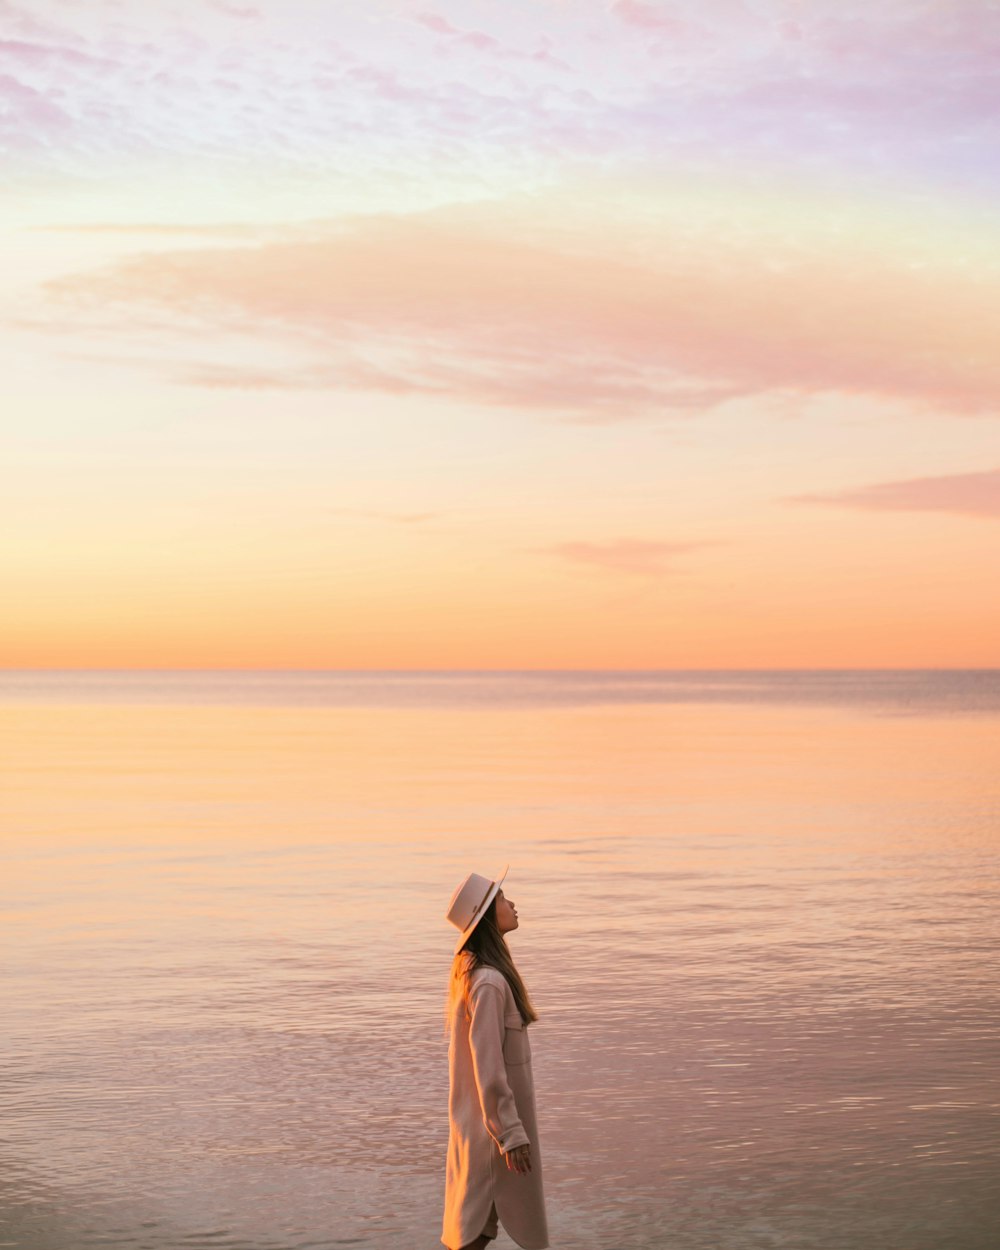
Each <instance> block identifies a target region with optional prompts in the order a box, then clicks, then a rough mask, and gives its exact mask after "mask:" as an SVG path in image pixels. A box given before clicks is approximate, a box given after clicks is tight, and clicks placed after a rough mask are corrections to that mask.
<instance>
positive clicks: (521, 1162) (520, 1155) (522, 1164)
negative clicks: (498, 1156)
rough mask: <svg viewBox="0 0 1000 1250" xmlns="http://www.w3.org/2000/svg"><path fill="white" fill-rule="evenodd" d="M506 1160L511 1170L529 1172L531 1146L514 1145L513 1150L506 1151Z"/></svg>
mask: <svg viewBox="0 0 1000 1250" xmlns="http://www.w3.org/2000/svg"><path fill="white" fill-rule="evenodd" d="M506 1161H507V1166H508V1167H509V1168H510V1170H511V1171H512V1172H521V1173H523V1172H530V1171H531V1147H530V1146H515V1147H514V1149H513V1150H510V1151H508V1152H507V1156H506Z"/></svg>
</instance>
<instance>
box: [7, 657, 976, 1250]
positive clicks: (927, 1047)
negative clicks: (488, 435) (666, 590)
mask: <svg viewBox="0 0 1000 1250" xmlns="http://www.w3.org/2000/svg"><path fill="white" fill-rule="evenodd" d="M505 871H506V872H507V876H506V878H505V881H504V891H505V893H506V895H507V896H508V897H509V898H510V899H511V900H512V901H513V902H514V903H515V905H516V907H517V910H518V913H519V917H520V924H519V928H518V929H517V930H516V931H515V932H513V933H512V934H510V935H509V939H508V941H509V945H510V948H511V951H512V954H513V956H514V959H515V962H516V963H517V966H518V968H519V969H520V971H521V973H522V976H523V978H524V980H525V983H526V985H527V987H528V990H529V993H530V995H531V997H532V999H533V1000H534V1003H535V1006H536V1008H537V1010H538V1013H539V1019H538V1020H537V1022H535V1023H533V1024H532V1025H531V1026H530V1034H529V1036H530V1038H531V1049H532V1055H533V1067H534V1078H535V1085H536V1091H537V1100H538V1102H537V1105H538V1122H539V1141H538V1142H537V1143H536V1148H537V1152H538V1154H539V1155H540V1157H541V1163H542V1171H543V1178H544V1185H545V1192H546V1200H547V1207H548V1217H549V1227H550V1234H551V1245H552V1247H553V1248H554V1250H995V1247H996V1246H998V1245H1000V910H998V892H1000V891H998V886H1000V672H998V671H995V670H988V671H955V670H947V671H901V670H892V671H874V670H864V671H850V672H847V671H810V672H804V671H788V670H779V671H772V672H760V671H755V672H745V671H734V672H722V671H703V672H690V671H685V672H670V671H655V672H636V671H629V672H569V671H559V672H541V671H527V672H420V673H415V672H363V673H361V672H325V671H324V672H253V673H249V672H191V671H187V672H159V671H155V672H154V671H143V672H126V671H113V672H55V671H45V672H14V671H7V672H0V906H2V927H3V933H2V955H0V1247H4V1248H17V1250H89V1248H91V1247H120V1248H122V1250H333V1248H334V1247H345V1246H348V1247H358V1248H359V1250H390V1248H393V1250H395V1248H397V1247H398V1248H400V1250H420V1248H424V1250H433V1247H435V1246H440V1244H441V1243H440V1233H441V1219H442V1213H443V1198H444V1166H445V1151H446V1146H447V1137H448V1117H447V1094H448V1088H447V1084H448V1067H447V1041H446V1038H445V1035H444V1002H445V993H446V988H447V979H448V972H449V966H450V960H451V952H452V948H453V945H454V938H455V931H454V930H453V929H452V928H451V927H450V926H449V924H448V923H447V921H446V919H445V911H446V909H447V906H448V902H449V900H450V898H451V895H452V893H453V891H454V889H455V887H456V886H457V885H458V884H459V883H460V882H461V881H462V880H463V879H464V877H465V876H466V875H467V874H468V873H469V872H478V873H481V874H482V875H484V876H487V877H489V878H491V879H495V878H496V877H498V876H499V875H500V874H502V873H503V872H505ZM495 1244H496V1245H497V1246H499V1247H504V1246H511V1245H513V1244H514V1243H513V1242H512V1241H511V1239H510V1238H509V1236H508V1235H507V1234H506V1233H505V1232H503V1231H502V1230H501V1232H500V1235H499V1238H498V1240H497V1242H496V1243H495Z"/></svg>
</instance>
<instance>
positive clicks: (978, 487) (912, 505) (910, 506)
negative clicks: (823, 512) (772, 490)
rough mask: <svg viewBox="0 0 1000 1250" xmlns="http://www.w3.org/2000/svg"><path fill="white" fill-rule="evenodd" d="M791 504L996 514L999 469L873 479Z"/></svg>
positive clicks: (998, 509)
mask: <svg viewBox="0 0 1000 1250" xmlns="http://www.w3.org/2000/svg"><path fill="white" fill-rule="evenodd" d="M789 502H791V503H804V504H832V505H834V506H836V507H841V508H864V509H868V510H872V511H876V512H953V513H956V514H957V515H959V516H975V517H991V518H995V517H1000V469H987V470H986V471H984V472H980V473H952V474H947V475H944V476H941V477H915V478H906V479H904V480H902V481H898V482H876V483H875V484H873V485H870V486H858V487H855V488H853V489H851V490H843V491H834V492H831V493H827V494H822V493H817V494H810V495H792V496H790V498H789Z"/></svg>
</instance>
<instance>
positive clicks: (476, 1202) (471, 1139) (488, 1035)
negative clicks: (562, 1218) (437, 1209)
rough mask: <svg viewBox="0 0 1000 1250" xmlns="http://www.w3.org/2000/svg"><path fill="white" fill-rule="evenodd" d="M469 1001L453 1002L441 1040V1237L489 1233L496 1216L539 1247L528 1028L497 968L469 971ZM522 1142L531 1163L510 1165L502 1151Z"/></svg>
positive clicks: (541, 1226)
mask: <svg viewBox="0 0 1000 1250" xmlns="http://www.w3.org/2000/svg"><path fill="white" fill-rule="evenodd" d="M469 1004H470V1012H469V1013H466V1011H465V1008H464V1004H462V1003H461V1002H460V1003H459V1004H458V1007H457V1009H456V1011H455V1013H454V1015H453V1017H452V1021H451V1036H450V1040H449V1044H448V1069H449V1075H450V1081H451V1088H450V1092H449V1096H448V1116H449V1122H450V1133H449V1137H448V1160H447V1166H446V1171H445V1197H444V1227H443V1229H442V1233H441V1240H442V1241H443V1242H444V1244H445V1245H446V1246H448V1247H449V1248H450V1250H458V1247H460V1246H464V1245H467V1244H468V1243H469V1242H470V1241H475V1239H476V1238H477V1237H478V1236H479V1234H480V1233H482V1232H483V1230H484V1229H486V1231H487V1232H491V1233H492V1234H493V1235H494V1236H496V1231H497V1230H496V1220H497V1218H499V1221H500V1223H501V1224H502V1225H503V1227H504V1228H505V1229H506V1231H507V1232H508V1233H509V1234H510V1236H511V1237H512V1238H513V1239H514V1240H515V1241H516V1242H517V1244H518V1245H519V1246H523V1247H524V1250H545V1247H546V1246H548V1244H549V1230H548V1225H547V1223H546V1219H545V1194H544V1192H543V1189H542V1155H541V1150H540V1149H539V1145H538V1125H537V1122H536V1118H535V1085H534V1080H533V1078H532V1073H531V1047H530V1046H529V1044H528V1030H527V1028H526V1027H525V1026H524V1024H523V1022H522V1020H521V1016H520V1013H519V1012H518V1010H517V1005H516V1003H515V1002H514V995H513V993H512V992H511V988H510V986H509V985H508V983H507V978H506V977H505V976H504V975H503V973H502V972H499V971H498V970H497V969H496V968H477V969H476V970H475V971H474V972H473V974H472V981H471V985H470V987H469ZM525 1142H530V1144H531V1167H532V1170H531V1171H530V1172H523V1173H520V1172H512V1171H511V1170H510V1169H509V1168H508V1167H507V1164H506V1163H505V1161H504V1157H503V1152H504V1151H507V1150H512V1149H513V1148H514V1147H515V1146H523V1145H524V1144H525ZM494 1208H495V1210H494ZM487 1224H489V1227H488V1228H487Z"/></svg>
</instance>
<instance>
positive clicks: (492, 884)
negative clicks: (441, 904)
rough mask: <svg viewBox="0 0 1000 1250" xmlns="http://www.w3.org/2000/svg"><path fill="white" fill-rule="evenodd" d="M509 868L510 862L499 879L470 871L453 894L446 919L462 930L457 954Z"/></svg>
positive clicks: (490, 901)
mask: <svg viewBox="0 0 1000 1250" xmlns="http://www.w3.org/2000/svg"><path fill="white" fill-rule="evenodd" d="M509 869H510V864H508V865H507V867H506V868H505V869H504V870H503V877H501V878H500V879H499V880H498V881H491V880H490V879H489V877H481V876H480V875H479V873H478V872H470V873H469V875H468V876H467V877H466V878H465V880H464V881H463V882H462V884H461V885H460V886H459V887H458V889H457V890H456V891H455V893H454V894H453V895H452V896H451V902H450V903H449V904H448V911H447V914H446V917H445V919H447V920H448V921H450V923H451V924H453V925H454V926H455V928H456V929H459V930H460V931H461V937H460V938H459V939H458V942H457V943H456V945H455V954H456V955H457V954H458V952H459V951H460V950H461V949H462V947H463V946H464V945H465V943H466V941H467V940H468V937H469V934H470V933H471V932H472V930H473V929H474V928H475V927H476V925H477V924H479V922H480V920H482V918H483V916H485V915H486V909H487V908H488V907H489V905H490V903H492V902H493V900H494V899H495V898H496V896H497V891H498V890H499V889H500V886H501V885H502V884H503V878H504V877H506V875H507V873H508V871H509Z"/></svg>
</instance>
